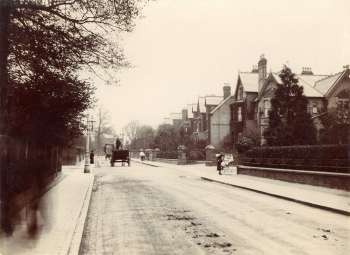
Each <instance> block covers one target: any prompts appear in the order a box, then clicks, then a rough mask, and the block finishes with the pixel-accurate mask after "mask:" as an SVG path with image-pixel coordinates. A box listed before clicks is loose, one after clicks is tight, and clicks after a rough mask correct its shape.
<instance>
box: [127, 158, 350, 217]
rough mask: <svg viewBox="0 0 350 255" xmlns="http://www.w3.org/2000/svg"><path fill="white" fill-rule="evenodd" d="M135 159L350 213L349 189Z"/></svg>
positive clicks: (199, 165) (135, 160)
mask: <svg viewBox="0 0 350 255" xmlns="http://www.w3.org/2000/svg"><path fill="white" fill-rule="evenodd" d="M133 161H134V162H136V163H140V164H145V165H149V166H154V167H167V168H172V169H177V170H185V171H191V173H194V174H196V175H198V176H199V177H200V178H201V179H203V180H205V181H211V182H216V183H220V184H223V185H229V186H232V187H235V188H241V189H245V190H249V191H252V192H257V193H261V194H265V195H269V196H273V197H277V198H280V199H284V200H289V201H293V202H296V203H300V204H304V205H306V206H311V207H315V208H319V209H323V210H327V211H331V212H334V213H338V214H342V215H346V216H350V192H348V191H345V190H337V189H330V188H325V187H319V186H312V185H305V184H299V183H291V182H285V181H278V180H272V179H267V178H260V177H254V176H248V175H237V170H236V168H235V167H232V168H229V169H227V170H224V171H223V174H222V175H218V173H217V171H216V167H213V166H211V167H208V166H205V165H204V164H195V165H181V166H179V165H175V164H167V163H163V162H156V161H140V160H139V159H133Z"/></svg>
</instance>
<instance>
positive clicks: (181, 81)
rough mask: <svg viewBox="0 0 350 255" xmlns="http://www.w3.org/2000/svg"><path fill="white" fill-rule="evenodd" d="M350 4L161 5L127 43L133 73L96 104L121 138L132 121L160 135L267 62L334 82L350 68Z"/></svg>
mask: <svg viewBox="0 0 350 255" xmlns="http://www.w3.org/2000/svg"><path fill="white" fill-rule="evenodd" d="M349 10H350V1H349V0H308V1H305V0H266V1H261V0H242V1H238V0H157V1H153V2H151V3H150V4H149V5H148V6H147V7H146V8H145V9H144V10H143V16H144V17H142V18H140V19H138V20H137V21H136V27H135V30H134V31H133V32H132V33H130V34H127V35H125V36H124V38H123V45H124V48H125V53H126V55H127V57H128V58H129V60H130V61H131V63H132V64H133V65H134V66H135V67H134V68H133V69H129V70H125V71H123V72H122V73H116V74H115V75H116V77H117V78H118V79H119V80H120V85H121V86H119V87H108V86H104V85H102V83H101V84H100V83H99V82H97V85H98V91H97V96H98V98H99V100H100V104H102V105H103V106H104V107H105V108H106V109H107V110H108V111H109V112H110V114H111V118H112V123H113V124H114V126H115V128H116V130H117V131H118V132H120V129H121V127H123V126H124V125H125V124H127V123H128V122H129V121H131V120H138V121H139V122H140V123H142V124H149V125H152V126H154V127H156V126H157V125H158V124H159V123H161V122H162V120H163V118H164V117H166V116H168V115H169V113H171V112H180V111H181V109H182V108H183V107H185V105H186V104H190V103H195V102H196V101H197V97H198V96H199V95H208V94H217V95H222V86H223V84H224V83H226V82H229V83H231V85H232V90H233V89H234V87H235V84H236V80H237V74H238V71H251V69H252V66H253V65H256V64H257V62H258V59H259V56H260V55H261V54H264V55H265V57H266V58H267V60H268V71H270V70H272V71H278V70H279V69H280V68H281V67H282V66H283V64H286V63H288V64H289V66H290V67H291V68H292V70H293V71H294V72H300V71H301V68H302V67H304V66H305V67H311V68H312V70H313V72H314V73H317V74H330V73H336V72H339V71H341V70H342V68H343V65H345V64H350V13H349Z"/></svg>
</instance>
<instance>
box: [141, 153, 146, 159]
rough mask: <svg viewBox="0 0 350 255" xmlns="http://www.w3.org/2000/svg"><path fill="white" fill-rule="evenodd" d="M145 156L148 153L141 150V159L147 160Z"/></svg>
mask: <svg viewBox="0 0 350 255" xmlns="http://www.w3.org/2000/svg"><path fill="white" fill-rule="evenodd" d="M145 156H146V154H145V153H144V152H143V151H140V159H141V161H144V160H145Z"/></svg>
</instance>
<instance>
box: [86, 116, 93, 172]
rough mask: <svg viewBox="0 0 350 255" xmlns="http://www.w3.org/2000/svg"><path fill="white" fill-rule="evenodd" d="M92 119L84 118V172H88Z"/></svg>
mask: <svg viewBox="0 0 350 255" xmlns="http://www.w3.org/2000/svg"><path fill="white" fill-rule="evenodd" d="M93 128H94V121H93V120H91V119H90V116H89V115H88V116H87V120H86V145H85V165H84V173H90V131H93Z"/></svg>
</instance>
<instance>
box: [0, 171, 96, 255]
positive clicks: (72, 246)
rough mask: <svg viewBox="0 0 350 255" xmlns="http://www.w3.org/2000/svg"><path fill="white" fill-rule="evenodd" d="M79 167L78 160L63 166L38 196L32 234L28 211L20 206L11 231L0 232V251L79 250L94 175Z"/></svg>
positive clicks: (61, 251)
mask: <svg viewBox="0 0 350 255" xmlns="http://www.w3.org/2000/svg"><path fill="white" fill-rule="evenodd" d="M83 169H84V166H83V165H82V164H81V165H78V166H63V169H62V174H61V175H60V177H59V179H58V180H57V181H55V182H54V185H51V186H50V187H49V189H48V190H47V191H46V193H45V194H44V195H43V196H42V198H41V199H40V206H39V209H38V210H37V211H36V213H35V215H36V219H37V222H38V226H39V227H38V232H37V233H36V235H34V236H29V235H28V233H27V224H28V217H26V216H25V215H28V211H25V209H23V210H22V212H21V214H20V215H21V217H20V219H19V222H18V224H17V225H16V229H15V232H14V233H13V235H12V236H9V237H6V236H0V255H7V254H26V255H27V254H28V255H31V254H35V255H38V254H39V255H40V254H45V255H48V254H50V255H55V254H57V255H58V254H60V255H61V254H67V255H68V254H69V255H71V254H78V253H79V247H80V242H81V237H82V234H83V229H84V223H85V218H86V215H87V211H88V207H89V202H90V197H91V192H92V186H93V181H94V175H93V174H92V173H85V174H84V173H83ZM92 172H93V167H92Z"/></svg>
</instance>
